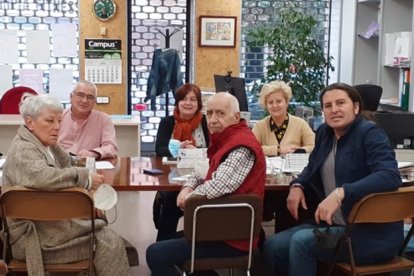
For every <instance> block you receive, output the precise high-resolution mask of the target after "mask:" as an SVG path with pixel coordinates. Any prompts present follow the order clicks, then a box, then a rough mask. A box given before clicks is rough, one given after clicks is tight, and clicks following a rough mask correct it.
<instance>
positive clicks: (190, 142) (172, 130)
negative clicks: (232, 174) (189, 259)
mask: <svg viewBox="0 0 414 276" xmlns="http://www.w3.org/2000/svg"><path fill="white" fill-rule="evenodd" d="M202 107H203V106H202V101H201V91H200V88H199V87H198V86H197V85H194V84H191V83H186V84H184V85H183V86H181V87H180V88H179V89H178V90H177V91H176V95H175V108H174V115H173V116H169V117H165V118H163V119H161V122H160V125H159V127H158V133H157V140H156V142H155V152H156V154H157V156H160V157H162V156H168V157H171V156H172V155H171V153H170V151H169V149H168V144H169V142H170V140H171V139H176V140H179V141H180V142H181V145H180V147H181V148H206V147H208V145H209V142H210V140H209V133H208V129H207V121H206V117H205V116H204V115H203V114H202V113H201V109H202ZM177 195H178V192H159V193H157V195H156V197H155V200H154V210H153V212H154V214H153V215H154V223H155V226H156V227H157V229H158V235H157V241H159V240H163V239H165V238H168V237H169V236H170V235H171V234H175V233H176V230H177V224H178V220H179V219H180V217H181V216H182V215H183V212H182V211H181V210H180V209H179V208H178V207H177V205H176V201H177Z"/></svg>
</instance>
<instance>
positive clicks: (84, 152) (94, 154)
mask: <svg viewBox="0 0 414 276" xmlns="http://www.w3.org/2000/svg"><path fill="white" fill-rule="evenodd" d="M78 156H81V157H94V158H98V157H99V154H98V153H97V152H94V151H90V150H86V149H82V150H80V151H79V152H78Z"/></svg>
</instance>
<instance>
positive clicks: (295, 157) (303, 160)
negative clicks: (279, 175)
mask: <svg viewBox="0 0 414 276" xmlns="http://www.w3.org/2000/svg"><path fill="white" fill-rule="evenodd" d="M308 162H309V153H289V154H286V156H285V162H284V164H283V169H282V171H283V172H290V173H300V172H302V170H303V169H304V168H305V167H306V166H307V165H308Z"/></svg>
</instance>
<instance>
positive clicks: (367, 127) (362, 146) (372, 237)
mask: <svg viewBox="0 0 414 276" xmlns="http://www.w3.org/2000/svg"><path fill="white" fill-rule="evenodd" d="M334 135H335V134H334V131H333V129H332V128H331V127H329V126H328V125H326V124H323V125H322V126H320V127H319V128H318V131H317V133H316V143H315V149H314V150H313V151H312V153H311V155H310V157H309V164H308V166H307V167H306V168H305V169H304V170H303V172H302V173H301V174H300V175H299V177H298V178H297V179H296V180H294V182H295V183H300V184H302V185H303V187H304V188H305V189H304V190H305V196H306V200H307V202H308V203H309V204H308V205H310V206H308V207H310V209H311V210H312V214H313V212H314V211H315V208H316V207H317V204H318V203H319V202H321V201H322V200H323V199H324V198H325V197H326V196H325V192H324V187H323V184H322V180H321V175H320V170H321V166H322V164H323V162H324V161H325V160H326V158H327V157H328V155H329V153H330V151H331V149H332V145H333V137H334ZM335 179H336V186H337V187H344V191H345V198H344V200H343V202H342V213H343V214H344V217H345V218H346V217H348V215H349V212H350V211H351V209H352V207H353V205H354V204H355V203H356V202H358V201H359V200H360V199H362V198H363V197H365V196H366V195H369V194H371V193H378V192H387V191H393V190H396V189H398V187H400V186H401V184H402V182H401V177H400V174H399V172H398V164H397V161H396V160H395V153H394V150H393V148H392V147H391V145H390V143H389V141H388V138H387V135H386V134H385V133H384V131H383V130H382V129H380V128H379V127H378V126H377V125H376V124H375V123H373V122H371V121H367V120H365V119H362V118H359V117H357V118H356V119H355V120H354V122H353V123H352V124H351V125H350V126H349V128H348V130H347V132H346V134H345V135H344V136H342V137H341V138H340V139H339V140H338V143H337V150H336V155H335ZM292 183H293V182H292ZM352 240H353V243H352V244H353V246H354V254H355V258H356V259H357V260H359V261H360V262H363V261H364V258H365V257H371V258H372V256H375V257H376V258H377V259H378V261H383V260H384V259H386V258H389V257H392V256H394V255H395V254H396V253H397V252H398V250H399V249H400V248H401V245H402V242H403V224H402V222H401V223H384V224H360V225H358V226H356V227H355V228H354V231H353V233H352Z"/></svg>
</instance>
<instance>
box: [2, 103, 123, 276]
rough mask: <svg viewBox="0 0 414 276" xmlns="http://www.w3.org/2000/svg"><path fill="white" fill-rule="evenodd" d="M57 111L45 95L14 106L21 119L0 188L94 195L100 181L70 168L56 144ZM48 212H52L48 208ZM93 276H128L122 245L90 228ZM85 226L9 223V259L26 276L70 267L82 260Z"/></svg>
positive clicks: (101, 228) (100, 224)
mask: <svg viewBox="0 0 414 276" xmlns="http://www.w3.org/2000/svg"><path fill="white" fill-rule="evenodd" d="M62 112H63V107H62V105H61V104H60V103H59V102H58V101H56V100H54V99H51V98H49V97H48V96H46V95H40V96H28V97H26V98H25V99H24V100H23V102H22V103H21V106H20V114H21V115H22V116H23V118H24V125H23V126H21V127H20V128H19V130H18V132H17V135H16V137H15V138H14V140H13V142H12V145H11V147H10V148H9V151H8V153H7V159H6V162H5V164H4V168H3V180H2V181H3V188H4V189H7V188H8V187H11V186H25V187H28V188H34V189H40V190H59V189H63V188H67V187H71V186H78V187H84V188H85V189H89V190H96V189H97V188H98V187H99V185H100V184H102V183H103V176H102V175H98V174H93V173H89V171H88V169H86V168H80V167H72V166H71V158H70V156H69V155H68V154H67V153H65V152H64V151H63V150H62V149H61V148H60V147H59V146H58V145H57V144H56V143H57V139H58V134H59V128H60V121H61V118H62ZM50 208H53V206H50ZM95 224H96V229H97V230H96V239H97V247H96V254H95V258H94V264H95V271H96V275H108V276H109V275H128V274H129V266H128V260H127V255H126V251H125V247H124V243H123V240H122V238H121V237H120V236H118V235H117V234H116V233H115V232H113V231H112V230H111V229H109V228H108V227H107V226H106V223H105V222H104V221H103V220H100V219H97V220H96V222H95ZM89 229H90V223H89V222H88V221H85V220H68V221H60V222H33V221H29V220H15V221H10V231H11V244H12V251H13V256H14V257H15V258H16V259H20V260H23V261H26V262H27V266H28V270H29V275H36V276H37V275H44V274H45V273H44V269H43V266H42V265H41V264H42V261H43V262H45V263H70V262H74V261H79V260H82V259H85V258H87V256H88V245H89V244H88V239H89V237H88V235H87V232H88V231H89Z"/></svg>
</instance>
